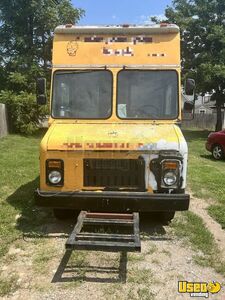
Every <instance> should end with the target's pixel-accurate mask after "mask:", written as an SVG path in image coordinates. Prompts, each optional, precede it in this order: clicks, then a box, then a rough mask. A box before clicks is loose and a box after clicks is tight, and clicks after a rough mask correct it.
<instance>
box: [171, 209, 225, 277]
mask: <svg viewBox="0 0 225 300" xmlns="http://www.w3.org/2000/svg"><path fill="white" fill-rule="evenodd" d="M171 226H172V228H173V229H174V231H175V233H176V235H177V236H178V237H180V238H182V239H186V240H188V241H189V242H190V243H191V245H192V247H193V248H194V250H195V251H197V253H198V251H200V254H199V253H198V254H196V255H195V257H194V260H195V262H196V263H197V264H199V265H201V266H204V267H207V266H208V267H212V268H214V269H215V270H216V271H217V272H218V273H221V274H222V275H225V261H223V260H222V259H221V257H220V255H219V253H220V251H219V249H218V247H217V244H216V241H215V239H214V236H213V235H212V233H211V232H210V231H209V230H208V229H207V228H206V227H205V224H204V221H203V220H202V218H201V217H199V216H197V215H196V214H194V213H192V212H190V211H187V212H183V213H180V214H177V217H176V218H175V219H174V220H173V221H172V223H171Z"/></svg>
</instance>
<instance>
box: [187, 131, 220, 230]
mask: <svg viewBox="0 0 225 300" xmlns="http://www.w3.org/2000/svg"><path fill="white" fill-rule="evenodd" d="M184 135H185V137H186V140H187V142H188V147H189V162H188V185H189V187H190V189H191V191H192V192H193V194H194V196H196V197H198V198H202V199H205V200H207V199H211V200H213V202H214V204H216V205H211V206H210V207H209V214H210V215H211V216H212V217H213V218H214V219H215V220H216V221H217V222H219V223H220V224H221V225H222V227H224V225H225V183H224V182H225V161H224V160H223V161H216V160H214V159H213V158H212V156H211V153H210V152H208V151H207V150H206V149H205V142H206V140H207V136H208V135H209V131H198V130H184Z"/></svg>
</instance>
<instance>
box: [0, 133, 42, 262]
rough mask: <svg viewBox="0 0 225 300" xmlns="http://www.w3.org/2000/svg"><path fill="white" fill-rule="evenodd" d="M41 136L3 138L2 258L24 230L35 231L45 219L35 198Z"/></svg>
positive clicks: (0, 174)
mask: <svg viewBox="0 0 225 300" xmlns="http://www.w3.org/2000/svg"><path fill="white" fill-rule="evenodd" d="M42 135H43V132H41V133H40V134H39V135H37V136H34V137H24V136H19V135H9V136H7V137H5V138H2V139H0V153H1V155H0V166H1V168H0V178H1V180H0V220H1V222H0V258H1V257H2V256H4V255H5V254H6V253H7V251H8V249H9V246H10V244H12V242H14V241H15V240H16V239H19V238H21V237H22V235H23V233H24V232H25V231H35V228H36V227H37V226H38V225H40V224H41V222H42V219H43V217H44V216H41V215H40V214H38V212H37V211H35V209H34V197H33V194H34V190H35V188H36V187H37V186H38V181H39V180H38V174H39V167H38V164H39V159H38V158H39V144H40V139H41V136H42Z"/></svg>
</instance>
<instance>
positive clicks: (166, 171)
mask: <svg viewBox="0 0 225 300" xmlns="http://www.w3.org/2000/svg"><path fill="white" fill-rule="evenodd" d="M180 164H181V162H180V161H179V160H177V159H164V160H163V161H162V171H161V187H162V188H177V187H178V186H179V182H180Z"/></svg>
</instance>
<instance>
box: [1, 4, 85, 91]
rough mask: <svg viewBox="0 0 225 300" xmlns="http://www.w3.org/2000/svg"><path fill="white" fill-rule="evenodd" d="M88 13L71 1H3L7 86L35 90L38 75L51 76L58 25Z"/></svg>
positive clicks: (2, 31)
mask: <svg viewBox="0 0 225 300" xmlns="http://www.w3.org/2000/svg"><path fill="white" fill-rule="evenodd" d="M83 14H84V11H83V10H81V9H75V8H73V6H72V4H71V1H70V0H58V1H53V0H7V1H5V0H3V1H1V2H0V66H1V69H3V70H4V72H5V74H6V75H5V78H3V80H4V88H5V89H10V90H13V91H15V92H19V91H21V90H26V91H28V92H34V87H35V85H34V82H35V79H36V77H37V76H40V75H45V76H49V69H50V66H51V64H50V61H51V47H52V37H53V31H54V28H55V27H56V26H57V25H60V24H66V23H76V22H77V21H78V20H79V19H80V17H81V16H82V15H83Z"/></svg>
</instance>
